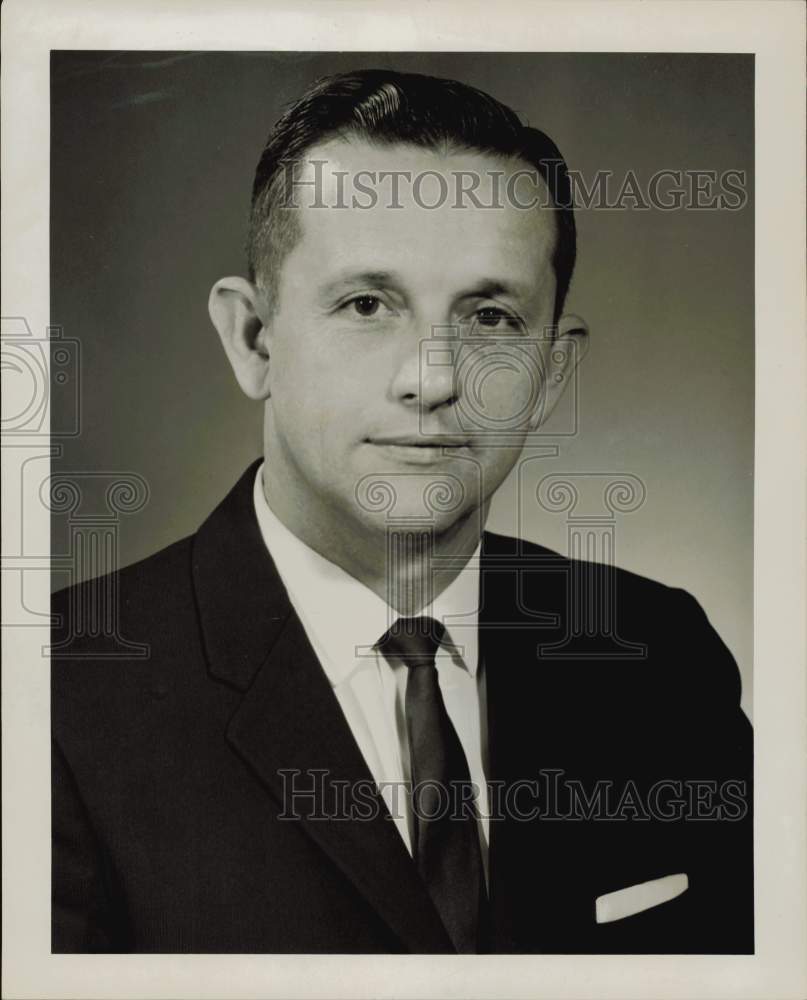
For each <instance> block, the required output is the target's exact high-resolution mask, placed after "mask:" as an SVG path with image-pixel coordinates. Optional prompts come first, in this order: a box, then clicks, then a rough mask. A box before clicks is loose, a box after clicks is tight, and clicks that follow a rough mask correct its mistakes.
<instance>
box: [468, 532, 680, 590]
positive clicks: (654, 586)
mask: <svg viewBox="0 0 807 1000" xmlns="http://www.w3.org/2000/svg"><path fill="white" fill-rule="evenodd" d="M483 552H484V554H485V555H487V556H492V557H494V558H497V559H502V560H509V559H512V560H513V561H514V565H517V564H519V563H520V564H522V565H523V567H524V569H529V567H530V565H535V566H537V567H544V568H545V569H547V570H551V569H556V570H557V571H559V572H562V573H565V574H567V575H568V576H571V575H572V574H573V573H579V574H580V575H581V576H583V575H585V574H595V575H596V574H600V575H602V574H604V573H608V574H609V575H610V577H611V581H612V583H613V584H615V585H616V587H617V589H619V590H625V591H629V592H630V593H631V594H632V595H636V596H641V597H643V598H645V599H647V600H651V601H652V600H654V599H655V600H657V601H661V602H672V603H678V602H679V601H681V600H683V602H684V603H685V604H688V603H689V602H691V604H692V605H694V606H696V607H699V605H697V601H695V599H694V598H693V597H692V596H691V595H690V594H688V593H687V592H686V591H685V590H682V589H680V588H678V587H673V586H669V585H668V584H665V583H662V582H661V581H660V580H654V579H653V578H652V577H649V576H643V575H642V574H640V573H635V572H633V571H632V570H628V569H623V568H622V567H620V566H614V565H610V564H606V563H602V562H592V561H590V560H585V559H573V558H570V557H569V556H564V555H563V554H561V553H560V552H556V551H555V550H554V549H549V548H547V547H546V546H544V545H539V544H538V543H537V542H531V541H528V540H527V539H525V538H519V537H516V536H513V535H499V534H496V533H495V532H486V533H485V541H484V548H483Z"/></svg>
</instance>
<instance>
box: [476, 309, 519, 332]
mask: <svg viewBox="0 0 807 1000" xmlns="http://www.w3.org/2000/svg"><path fill="white" fill-rule="evenodd" d="M473 319H474V323H475V325H476V326H479V327H481V328H482V329H485V330H500V331H503V330H521V329H522V328H523V324H522V322H521V320H520V319H519V318H518V317H517V316H514V315H513V314H512V313H509V312H505V310H504V309H497V308H495V307H493V306H488V307H486V308H484V309H478V310H477V311H476V312H475V313H474V316H473Z"/></svg>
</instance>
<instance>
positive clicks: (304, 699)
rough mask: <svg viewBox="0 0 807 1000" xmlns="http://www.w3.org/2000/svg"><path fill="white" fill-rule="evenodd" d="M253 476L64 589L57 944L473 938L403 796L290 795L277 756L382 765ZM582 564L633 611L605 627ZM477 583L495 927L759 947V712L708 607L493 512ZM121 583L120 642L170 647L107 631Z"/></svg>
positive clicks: (577, 947)
mask: <svg viewBox="0 0 807 1000" xmlns="http://www.w3.org/2000/svg"><path fill="white" fill-rule="evenodd" d="M254 474H255V466H253V467H251V468H250V469H249V470H248V471H247V472H246V473H245V475H244V476H243V477H242V479H241V480H240V481H239V483H238V484H237V485H236V486H235V488H234V489H233V490H232V492H231V493H230V494H229V496H228V497H227V498H226V499H225V500H224V501H223V502H222V503H221V505H220V506H219V507H218V508H217V509H216V510H215V511H214V512H213V513H212V514H211V516H210V517H209V518H208V520H207V521H206V522H205V523H204V524H203V525H202V527H201V528H200V529H199V531H198V532H197V533H196V534H195V535H193V536H192V537H190V538H186V539H184V540H182V541H180V542H177V543H176V544H174V545H172V546H170V547H169V548H167V549H165V550H163V551H162V552H159V553H157V554H156V555H154V556H152V557H151V558H149V559H146V560H145V561H143V562H140V563H138V564H136V565H133V566H130V567H128V568H126V569H123V570H121V571H120V572H119V573H117V574H114V575H113V576H112V577H109V578H106V579H104V580H102V581H100V582H99V581H95V582H89V583H85V584H81V585H79V586H78V587H74V588H70V589H68V590H66V591H63V592H62V593H60V594H59V595H57V596H56V597H55V599H54V611H55V613H56V614H57V615H58V616H59V619H60V620H61V626H60V627H58V628H57V631H56V635H55V642H56V643H57V650H56V651H55V652H54V654H53V661H52V720H53V739H54V742H53V950H54V951H55V952H85V951H112V952H124V951H125V952H264V953H274V952H334V953H335V952H406V951H411V952H445V951H450V950H451V945H450V942H449V939H448V937H447V936H446V933H445V931H444V929H443V927H442V925H441V923H440V920H439V918H438V916H437V912H436V910H435V909H434V907H433V905H432V903H431V901H430V899H429V896H428V894H427V892H426V890H425V888H424V885H423V884H422V882H421V881H420V880H419V878H418V874H417V871H416V868H415V865H414V862H413V861H412V859H411V857H410V855H409V854H408V852H407V850H406V848H405V847H404V844H403V842H402V841H401V839H400V837H399V835H398V833H397V832H396V829H395V826H394V824H393V823H392V821H391V820H390V818H389V817H388V815H387V814H386V812H385V810H383V808H382V809H379V810H378V811H377V812H376V814H375V815H373V816H372V817H371V818H369V819H367V820H363V821H362V820H358V819H353V820H344V819H342V820H335V819H332V818H324V819H323V818H319V819H318V818H316V817H315V816H311V815H305V810H303V817H302V818H300V819H283V818H280V817H281V813H282V812H283V810H284V807H288V802H286V803H284V778H283V776H282V775H281V774H279V772H280V771H281V770H288V769H295V768H296V769H299V770H300V772H301V777H302V778H306V777H307V774H308V772H309V771H310V770H311V769H323V770H324V771H326V772H327V773H326V774H325V776H324V778H323V779H322V781H323V782H324V784H322V785H321V786H320V787H321V790H322V791H323V793H324V795H325V797H326V798H327V795H328V793H329V792H330V791H331V790H332V788H333V785H332V782H338V781H339V780H346V781H348V782H355V781H359V780H364V781H365V782H370V781H371V776H370V773H369V771H368V769H367V767H366V765H365V763H364V761H363V758H362V756H361V754H360V752H359V750H358V748H357V746H356V744H355V742H354V740H353V738H352V736H351V733H350V730H349V728H348V726H347V724H346V722H345V720H344V718H343V716H342V714H341V710H340V708H339V705H338V703H337V701H336V698H335V696H334V694H333V691H332V689H331V687H330V685H329V683H328V681H327V679H326V677H325V675H324V673H323V671H322V669H321V668H320V666H319V664H318V661H317V659H316V657H315V654H314V652H313V650H312V649H311V646H310V645H309V642H308V640H307V638H306V634H305V631H304V629H303V628H302V626H301V623H300V621H299V619H298V618H297V616H296V614H295V613H294V611H293V610H292V608H291V606H290V604H289V600H288V597H287V595H286V593H285V590H284V588H283V585H282V583H281V581H280V579H279V577H278V574H277V572H276V570H275V568H274V566H273V564H272V561H271V559H270V558H269V557H268V555H267V553H266V549H265V546H264V544H263V541H262V538H261V535H260V531H259V528H258V524H257V521H256V518H255V515H254V510H253V506H252V484H253V479H254ZM587 587H588V588H593V589H590V591H589V593H590V595H596V594H599V595H600V596H602V594H603V593H604V592H607V593H608V594H609V595H610V599H609V600H610V601H611V602H612V603H613V612H614V614H613V616H611V619H610V621H611V624H610V625H607V624H606V625H603V621H604V620H606V621H607V619H608V617H609V616H608V615H605V616H604V617H603V615H602V614H600V617H599V624H597V625H596V627H592V628H588V625H590V624H591V622H592V621H593V618H592V614H593V612H592V611H591V608H592V604H591V601H590V600H589V599H584V600H582V603H581V596H580V595H581V588H582V591H583V592H585V590H586V588H587ZM99 588H100V589H99ZM603 588H606V591H604V590H603ZM480 589H481V594H480V597H481V610H480V651H481V656H482V657H483V658H484V662H485V670H486V676H487V704H488V726H489V746H490V761H491V765H490V766H491V772H492V773H491V775H490V778H491V780H492V781H493V782H494V783H498V787H499V789H500V790H504V791H503V792H502V794H500V796H499V801H500V802H504V810H503V811H504V812H507V813H509V815H507V816H505V817H504V818H500V819H496V818H494V819H492V820H491V823H490V832H491V841H490V892H489V895H490V907H489V923H488V936H487V945H486V947H487V948H488V949H489V950H490V951H494V952H592V953H605V952H644V953H648V952H668V953H669V952H683V953H686V952H749V951H752V950H753V916H752V914H753V891H752V873H753V868H752V839H751V829H752V828H751V809H750V805H751V800H750V781H751V729H750V726H749V724H748V721H747V720H746V718H745V716H744V715H743V714H742V712H741V711H740V708H739V695H740V687H739V677H738V672H737V668H736V666H735V664H734V662H733V660H732V658H731V656H730V654H729V652H728V651H727V649H726V647H725V646H724V645H723V643H722V642H721V641H720V639H719V638H718V636H717V635H716V633H715V632H714V630H713V629H712V628H711V626H710V625H709V623H708V621H707V619H706V617H705V615H704V614H703V612H702V611H701V609H700V607H699V606H698V605H697V603H696V602H695V601H694V600H693V599H692V598H691V597H690V596H689V595H687V594H686V593H685V592H683V591H681V590H674V589H670V588H668V587H665V586H663V585H661V584H658V583H654V582H652V581H650V580H647V579H644V578H641V577H638V576H636V575H634V574H631V573H627V572H623V571H614V572H613V573H611V574H609V572H608V571H607V570H605V569H602V568H598V567H595V566H592V565H591V564H582V563H571V562H569V561H568V560H566V559H564V558H562V557H561V556H559V555H557V554H556V553H554V552H550V551H549V550H547V549H544V548H541V547H540V546H536V545H532V544H528V543H525V542H522V541H519V540H516V539H512V538H504V537H500V536H496V535H492V534H486V535H485V537H484V541H483V562H482V573H481V587H480ZM99 595H101V596H103V597H104V600H106V601H107V603H108V601H109V598H110V595H112V597H113V598H114V599H115V601H116V602H117V604H118V605H119V611H120V614H119V616H118V621H117V625H116V642H117V646H116V649H117V651H118V654H120V647H121V642H129V643H138V642H139V643H147V644H148V647H149V655H148V656H146V657H137V656H134V655H132V656H131V657H127V656H123V657H121V656H120V655H117V656H112V655H111V653H110V649H111V647H110V644H109V636H108V635H106V634H105V630H104V629H103V628H102V627H101V626H100V625H99V623H98V621H97V620H95V619H94V618H93V610H92V609H93V608H96V610H97V602H98V600H99ZM600 612H602V608H600ZM581 616H582V617H581ZM581 625H582V626H583V627H581ZM587 628H588V631H589V632H590V633H592V634H589V635H587V634H585V633H586V630H587ZM60 642H62V643H66V644H64V645H62V646H61V647H59V646H58V643H60ZM285 781H286V782H287V784H286V785H285V788H286V789H288V787H289V785H288V781H289V778H288V776H287V777H286V778H285ZM659 781H665V782H668V784H666V785H663V786H659V785H658V784H657V782H659ZM732 781H734V782H738V783H743V782H744V783H745V786H744V790H742V791H741V792H740V793H739V795H738V793H737V791H736V788H742V786H741V784H739V785H737V786H732V785H731V784H728V785H727V784H726V782H729V783H730V782H732ZM518 782H522V784H520V785H519V784H517V783H518ZM528 782H532V784H523V783H528ZM537 782H540V785H539V784H536V783H537ZM575 782H577V783H578V784H575ZM598 783H599V784H598ZM550 785H551V786H552V788H553V789H554V795H552V794H550V792H551V790H552V789H550ZM654 786H655V789H656V792H655V794H656V799H653V795H654V792H653V787H654ZM732 788H735V791H734V792H732V791H731V789H732ZM575 789H577V792H576V793H575V792H574V790H575ZM659 789H662V794H661V795H660V796H659V794H658V792H659ZM693 789H694V790H693ZM573 793H574V794H573ZM606 793H607V794H606ZM598 795H599V798H598ZM575 796H576V797H575ZM671 797H672V798H671ZM323 801H324V800H323ZM675 801H682V802H683V803H684V806H683V809H684V812H685V815H684V816H683V817H682V818H676V815H675V808H674V805H675ZM536 803H537V805H536ZM717 805H719V806H720V808H719V809H718V811H717V812H716V811H715V807H716V806H717ZM620 806H621V807H620ZM680 808H681V807H679V810H680ZM325 811H326V813H327V812H328V810H327V809H326V810H325ZM570 811H571V812H572V813H573V815H572V818H562V817H563V816H566V815H568V814H569V812H570ZM721 811H722V813H723V815H722V818H721V817H720V813H721ZM516 813H519V814H520V815H516ZM660 813H663V814H664V816H666V817H668V818H663V816H662V815H660ZM328 815H331V814H330V813H328ZM681 872H685V873H686V874H687V875H688V879H689V889H688V890H687V891H686V892H684V893H683V894H682V895H680V896H678V897H677V898H676V899H673V900H671V901H669V902H665V903H663V904H662V905H660V906H654V907H653V908H651V909H648V910H645V911H644V912H640V913H636V914H634V915H633V916H628V917H627V918H625V919H622V920H617V921H614V922H611V923H597V922H596V921H595V903H594V901H595V899H596V897H598V896H601V895H602V894H605V893H610V892H613V891H615V890H618V889H621V888H622V887H625V886H631V885H635V884H637V883H641V882H645V881H647V880H651V879H657V878H661V877H663V876H666V875H670V874H676V873H681Z"/></svg>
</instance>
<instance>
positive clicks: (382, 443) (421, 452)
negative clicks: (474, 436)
mask: <svg viewBox="0 0 807 1000" xmlns="http://www.w3.org/2000/svg"><path fill="white" fill-rule="evenodd" d="M366 443H367V444H371V445H374V446H375V447H376V448H380V449H382V450H384V451H386V452H387V453H388V454H390V455H394V456H396V457H397V458H399V459H401V460H402V461H405V462H410V463H413V464H417V465H429V464H430V463H432V462H438V461H440V460H441V459H445V458H447V457H451V456H452V455H459V454H461V453H462V452H463V451H464V450H467V449H468V448H470V444H471V442H470V441H469V440H468V438H466V437H459V436H457V435H453V434H434V435H426V434H418V435H416V434H403V435H381V436H378V437H371V438H367V439H366Z"/></svg>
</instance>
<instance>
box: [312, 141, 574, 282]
mask: <svg viewBox="0 0 807 1000" xmlns="http://www.w3.org/2000/svg"><path fill="white" fill-rule="evenodd" d="M296 179H297V183H296V185H295V189H294V197H293V202H294V203H295V204H297V205H298V206H299V209H298V211H299V216H300V222H301V224H302V240H301V242H302V243H306V244H309V245H310V244H312V243H315V244H319V245H320V247H321V248H322V249H323V250H324V248H325V247H326V246H328V247H331V248H336V247H338V252H339V255H340V256H343V255H348V256H349V255H350V254H351V251H352V250H353V249H355V248H359V249H366V250H372V249H373V248H376V249H377V250H382V249H384V250H389V249H390V248H400V249H401V250H402V252H406V248H407V247H418V248H420V249H421V251H422V252H423V253H424V254H426V255H428V256H429V257H434V256H435V255H439V256H440V257H441V258H445V257H457V256H458V255H459V256H462V257H463V258H464V259H465V260H467V261H468V262H469V264H470V263H471V262H472V261H473V260H474V259H477V260H479V262H480V267H482V269H483V271H484V272H489V271H490V260H491V258H496V259H501V263H502V265H503V266H505V267H507V268H509V269H512V268H513V267H514V266H516V265H518V264H521V265H522V268H523V269H526V270H528V271H529V272H530V273H533V274H534V273H535V271H536V270H537V269H538V268H539V267H540V266H541V265H543V264H544V263H545V262H546V261H547V260H548V258H549V257H550V256H551V253H552V248H553V247H554V245H555V239H556V223H555V211H554V209H553V208H552V207H551V205H550V199H549V193H548V190H547V188H546V184H545V183H544V181H543V179H541V178H540V177H539V176H538V174H537V172H536V171H535V170H534V169H532V168H530V167H529V166H528V165H527V164H525V163H523V162H522V161H520V160H515V159H513V158H507V157H503V156H497V155H493V154H489V153H485V152H481V151H476V150H465V149H456V148H453V147H443V148H439V149H432V148H420V147H418V146H413V145H410V144H404V143H396V144H384V145H380V144H376V143H370V142H367V141H366V140H363V139H361V138H358V137H357V138H351V139H342V138H340V139H334V140H331V141H329V142H326V143H322V144H320V145H319V146H315V147H312V149H311V150H309V152H308V153H307V154H306V155H305V157H304V163H303V165H302V169H301V170H300V171H299V172H298V174H297V175H296ZM519 184H520V185H521V186H519ZM535 203H537V205H536V204H535Z"/></svg>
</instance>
